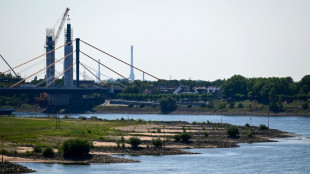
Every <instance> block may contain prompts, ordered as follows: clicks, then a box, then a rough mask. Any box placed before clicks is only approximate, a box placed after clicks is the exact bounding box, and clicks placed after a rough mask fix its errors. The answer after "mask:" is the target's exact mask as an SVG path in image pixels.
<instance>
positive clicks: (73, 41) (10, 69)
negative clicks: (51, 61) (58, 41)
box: [0, 40, 75, 75]
mask: <svg viewBox="0 0 310 174" xmlns="http://www.w3.org/2000/svg"><path fill="white" fill-rule="evenodd" d="M74 41H75V40H72V41H71V42H68V43H66V44H64V45H62V46H59V47H57V48H55V49H53V50H51V51H49V52H47V53H44V54H42V55H40V56H37V57H35V58H33V59H31V60H28V61H26V62H24V63H22V64H20V65H17V66H15V67H13V68H11V69H8V70H6V71H4V72H1V73H0V75H2V74H4V73H6V72H8V71H11V70H14V69H15V68H18V67H20V66H22V65H25V64H27V63H29V62H31V61H34V60H36V59H38V58H40V57H42V56H44V55H46V54H49V53H51V52H53V51H56V50H58V49H59V48H61V47H64V46H66V45H68V44H70V43H72V42H74Z"/></svg>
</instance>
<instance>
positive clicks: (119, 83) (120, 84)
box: [84, 64, 126, 87]
mask: <svg viewBox="0 0 310 174" xmlns="http://www.w3.org/2000/svg"><path fill="white" fill-rule="evenodd" d="M84 66H86V67H87V68H89V69H91V70H93V71H97V70H96V69H95V68H92V67H90V66H87V65H85V64H84ZM100 75H102V76H103V77H106V78H108V79H109V78H111V77H109V76H107V75H105V74H103V73H101V72H100ZM114 83H116V84H118V85H119V86H122V87H126V85H125V84H122V83H121V82H118V81H114Z"/></svg>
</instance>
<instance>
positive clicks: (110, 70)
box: [80, 50, 132, 82]
mask: <svg viewBox="0 0 310 174" xmlns="http://www.w3.org/2000/svg"><path fill="white" fill-rule="evenodd" d="M80 52H81V53H82V54H84V55H85V56H87V57H89V58H91V59H92V60H94V61H95V62H97V63H99V64H101V65H102V66H104V67H105V68H107V69H109V70H110V71H112V72H114V73H115V74H117V75H119V76H121V77H123V78H124V79H126V80H128V81H129V82H132V81H131V80H129V79H128V78H126V77H124V76H123V75H121V74H120V73H118V72H116V71H114V70H113V69H111V68H109V67H107V66H105V65H104V64H102V63H101V62H99V61H97V60H96V59H94V58H92V57H90V56H89V55H87V54H85V53H84V52H83V51H81V50H80Z"/></svg>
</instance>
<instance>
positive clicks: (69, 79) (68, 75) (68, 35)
mask: <svg viewBox="0 0 310 174" xmlns="http://www.w3.org/2000/svg"><path fill="white" fill-rule="evenodd" d="M72 36H73V34H72V29H71V24H70V18H69V15H68V19H67V28H66V29H65V44H66V43H69V42H71V41H72ZM72 52H73V45H72V42H71V43H70V44H67V45H66V46H65V56H66V55H68V54H70V53H72ZM72 64H73V54H71V55H69V56H68V57H67V58H66V59H65V61H64V71H65V70H66V69H68V68H69V67H71V66H72ZM64 87H65V88H72V87H73V68H70V69H69V70H68V71H66V72H65V74H64Z"/></svg>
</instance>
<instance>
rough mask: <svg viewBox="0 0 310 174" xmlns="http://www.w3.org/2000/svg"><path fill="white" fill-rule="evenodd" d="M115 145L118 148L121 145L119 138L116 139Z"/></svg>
mask: <svg viewBox="0 0 310 174" xmlns="http://www.w3.org/2000/svg"><path fill="white" fill-rule="evenodd" d="M116 146H117V148H120V147H121V140H117V141H116Z"/></svg>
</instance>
